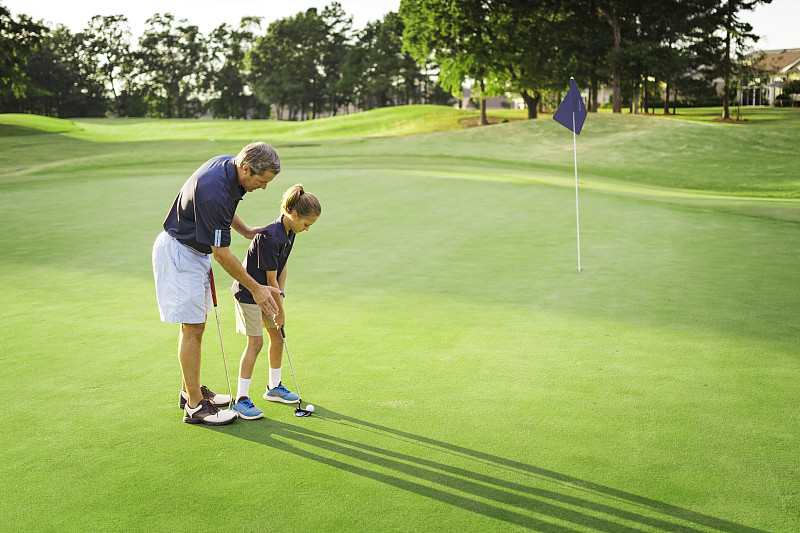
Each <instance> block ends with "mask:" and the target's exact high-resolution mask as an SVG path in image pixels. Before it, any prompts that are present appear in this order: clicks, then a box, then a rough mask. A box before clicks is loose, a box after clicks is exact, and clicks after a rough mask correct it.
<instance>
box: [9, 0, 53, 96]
mask: <svg viewBox="0 0 800 533" xmlns="http://www.w3.org/2000/svg"><path fill="white" fill-rule="evenodd" d="M47 32H48V29H47V28H46V27H45V26H43V25H42V24H40V23H36V22H33V20H31V19H30V17H28V16H26V15H20V16H19V19H16V20H15V19H14V18H13V17H12V16H11V12H9V11H8V10H7V9H6V8H5V7H3V6H0V109H13V107H14V106H15V105H17V102H18V101H19V99H21V98H23V97H24V96H25V95H26V93H27V91H28V83H29V77H28V74H27V67H28V58H29V57H30V56H31V54H32V53H33V52H34V51H35V50H36V49H37V47H38V46H39V44H40V43H41V41H42V39H43V38H44V36H45V35H46V34H47Z"/></svg>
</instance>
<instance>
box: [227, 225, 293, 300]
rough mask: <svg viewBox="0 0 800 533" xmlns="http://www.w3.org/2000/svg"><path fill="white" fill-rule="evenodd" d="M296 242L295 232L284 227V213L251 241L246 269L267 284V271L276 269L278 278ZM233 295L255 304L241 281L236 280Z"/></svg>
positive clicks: (260, 281)
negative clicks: (287, 231) (287, 230)
mask: <svg viewBox="0 0 800 533" xmlns="http://www.w3.org/2000/svg"><path fill="white" fill-rule="evenodd" d="M293 244H294V232H293V231H292V230H289V234H288V235H287V234H286V228H284V227H283V215H281V217H280V218H279V219H278V220H276V221H275V222H273V223H272V224H270V225H269V226H267V227H266V228H264V229H263V230H261V231H260V232H259V233H258V234H257V235H256V236H255V237H254V238H253V242H251V243H250V248H248V249H247V257H245V258H244V263H243V265H244V269H245V270H247V273H248V274H250V275H251V276H253V279H254V280H256V281H257V282H259V283H260V284H261V285H267V271H269V270H275V271H276V272H277V276H278V278H280V276H281V272H283V269H284V268H285V267H286V261H287V260H288V259H289V254H290V253H291V251H292V245H293ZM231 290H232V291H233V296H234V297H235V298H236V299H237V300H239V302H241V303H244V304H254V303H256V301H255V300H253V295H252V294H250V291H248V290H247V289H246V288H244V287H243V286H242V284H241V283H239V282H238V281H236V280H234V281H233V287H231Z"/></svg>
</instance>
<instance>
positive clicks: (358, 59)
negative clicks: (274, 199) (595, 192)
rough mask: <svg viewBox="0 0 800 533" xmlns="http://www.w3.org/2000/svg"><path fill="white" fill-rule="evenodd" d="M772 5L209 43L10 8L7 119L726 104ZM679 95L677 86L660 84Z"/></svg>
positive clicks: (511, 3) (448, 9)
mask: <svg viewBox="0 0 800 533" xmlns="http://www.w3.org/2000/svg"><path fill="white" fill-rule="evenodd" d="M769 2H771V0H649V1H648V2H641V1H640V0H558V1H556V0H401V3H400V9H399V12H398V13H393V12H391V13H387V14H386V15H385V16H384V17H383V18H382V19H380V20H376V21H373V22H370V23H368V24H367V25H366V26H365V27H364V28H363V29H360V30H355V29H353V22H352V21H353V19H352V16H349V15H348V14H347V13H345V11H344V10H343V8H342V6H341V4H339V3H338V2H332V3H331V4H330V5H328V6H327V7H325V8H323V9H322V10H317V9H316V8H311V9H308V10H306V11H303V12H299V13H297V14H296V15H294V16H291V17H287V18H283V19H280V20H276V21H274V22H272V23H270V24H269V25H268V26H267V27H266V29H264V28H262V21H263V19H262V18H259V17H244V18H242V20H241V22H240V23H239V25H238V26H232V25H229V24H222V25H220V26H219V27H217V28H215V29H214V30H213V31H211V32H210V33H209V34H208V35H204V34H203V33H201V32H200V31H199V29H198V27H197V26H194V25H191V24H189V23H188V21H186V20H178V19H176V18H175V17H174V16H172V15H170V14H168V13H164V14H161V13H157V14H155V15H153V16H152V17H151V18H150V19H148V20H147V21H146V26H145V29H144V31H143V34H142V35H140V36H138V38H136V39H134V37H133V35H132V33H131V29H130V25H129V23H128V20H127V18H126V17H125V16H123V15H114V16H95V17H92V18H91V20H90V21H89V22H88V23H87V26H86V28H85V30H84V31H82V32H78V33H73V32H71V31H70V30H69V29H68V28H66V27H65V26H63V25H56V26H55V27H54V28H51V27H48V26H47V25H46V24H45V23H44V22H42V21H34V20H33V19H31V18H30V17H28V16H27V15H19V16H18V17H13V16H12V15H11V13H10V12H9V11H8V10H7V9H6V8H4V7H3V6H2V5H0V112H28V113H37V114H42V115H49V116H57V117H75V116H104V115H107V114H113V115H116V116H131V117H135V116H152V117H164V118H172V117H178V118H180V117H196V116H199V115H201V114H205V113H210V114H213V115H214V116H217V117H232V118H245V117H252V118H269V117H270V116H271V113H272V112H273V111H276V112H277V114H278V115H279V117H282V118H290V119H299V120H303V119H313V118H317V117H320V116H325V115H336V114H339V113H342V112H348V111H350V110H367V109H372V108H376V107H384V106H389V105H399V104H411V103H437V104H450V103H453V101H454V100H453V95H459V94H460V93H461V90H462V87H465V86H471V87H472V91H473V94H474V95H477V100H478V102H480V108H481V117H482V122H484V123H485V121H486V116H485V105H483V102H485V99H486V97H488V96H495V95H501V94H508V93H513V94H518V95H520V96H521V97H522V99H523V101H524V102H525V104H526V107H527V109H528V116H529V118H535V117H536V116H537V113H538V111H539V110H540V109H541V107H542V106H543V104H544V103H551V104H552V103H557V99H558V98H559V97H560V95H561V94H563V93H564V92H565V90H566V87H567V85H568V82H569V78H570V76H574V77H575V78H576V80H580V84H581V85H582V86H585V87H588V88H589V102H588V106H587V107H588V108H589V109H590V110H592V111H594V110H596V109H597V107H598V101H597V92H598V88H599V87H600V86H610V87H612V91H613V110H614V112H620V111H621V109H622V107H623V105H625V104H626V103H628V104H630V105H631V107H638V106H639V105H641V106H642V107H643V108H644V109H648V108H650V107H653V104H654V103H655V102H656V100H657V99H658V100H659V103H660V104H662V105H663V106H664V112H665V113H666V112H668V109H669V106H670V99H672V101H673V103H674V100H675V98H676V96H680V97H681V98H683V99H694V100H697V101H699V100H702V99H703V98H715V97H716V93H715V92H714V90H713V89H712V87H711V80H712V79H715V78H721V79H723V83H724V90H723V95H722V102H721V103H723V105H724V112H725V113H726V114H727V113H728V99H729V97H730V95H731V93H732V90H733V86H734V85H735V83H736V81H737V80H739V81H741V80H742V79H743V78H744V77H745V76H746V75H747V70H746V67H747V61H746V60H745V58H746V57H747V55H746V52H747V51H748V45H749V44H750V43H753V42H755V41H756V40H757V36H755V35H753V34H752V27H750V26H749V25H748V24H746V23H744V22H742V21H741V19H740V16H741V13H742V12H743V11H745V10H750V9H753V8H754V7H755V6H756V5H757V4H759V3H769ZM662 87H666V90H662V89H661V88H662Z"/></svg>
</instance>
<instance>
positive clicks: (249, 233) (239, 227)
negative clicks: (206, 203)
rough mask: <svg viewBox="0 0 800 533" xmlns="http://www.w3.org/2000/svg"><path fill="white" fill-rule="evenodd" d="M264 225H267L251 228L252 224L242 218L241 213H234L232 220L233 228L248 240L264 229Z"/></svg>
mask: <svg viewBox="0 0 800 533" xmlns="http://www.w3.org/2000/svg"><path fill="white" fill-rule="evenodd" d="M264 227H265V226H262V227H260V228H251V227H250V226H248V225H247V224H245V223H244V221H243V220H242V219H241V218H239V215H233V221H232V222H231V229H233V230H234V231H236V233H238V234H239V235H241V236H242V237H244V238H245V239H247V240H251V239H253V237H255V236H256V235H258V234H259V232H261V231H263V230H264Z"/></svg>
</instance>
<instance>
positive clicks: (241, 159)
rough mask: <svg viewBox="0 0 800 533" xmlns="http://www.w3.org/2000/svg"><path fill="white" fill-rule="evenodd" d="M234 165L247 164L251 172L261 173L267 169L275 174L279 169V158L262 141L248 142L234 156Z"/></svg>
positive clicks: (272, 149)
mask: <svg viewBox="0 0 800 533" xmlns="http://www.w3.org/2000/svg"><path fill="white" fill-rule="evenodd" d="M236 165H237V166H239V167H241V166H242V165H247V166H249V167H250V170H252V171H253V174H263V173H264V172H266V171H267V170H269V171H270V172H272V173H273V174H275V175H276V176H277V175H278V173H279V172H280V171H281V158H280V157H278V153H277V152H276V151H275V149H274V148H273V147H272V146H270V145H268V144H266V143H263V142H254V143H250V144H248V145H247V146H245V147H244V148H242V151H241V152H239V155H237V156H236Z"/></svg>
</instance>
